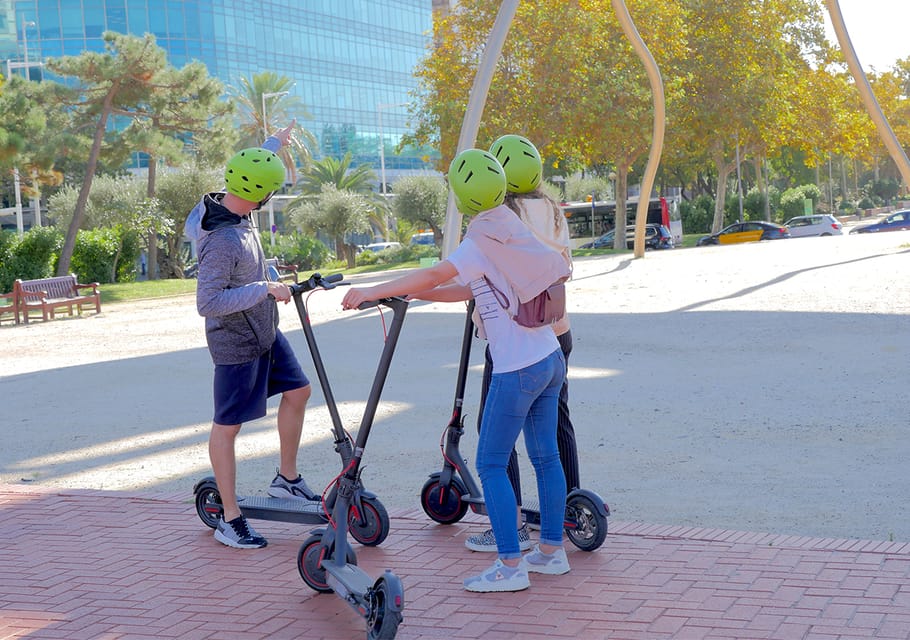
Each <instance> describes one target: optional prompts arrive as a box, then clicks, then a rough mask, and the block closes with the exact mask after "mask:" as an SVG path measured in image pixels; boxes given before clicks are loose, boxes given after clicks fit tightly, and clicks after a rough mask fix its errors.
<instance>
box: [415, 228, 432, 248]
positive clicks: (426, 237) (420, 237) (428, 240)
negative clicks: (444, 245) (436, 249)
mask: <svg viewBox="0 0 910 640" xmlns="http://www.w3.org/2000/svg"><path fill="white" fill-rule="evenodd" d="M418 244H423V245H430V246H432V245H435V244H436V238H435V237H434V236H433V232H432V231H425V232H423V233H415V234H414V235H412V236H411V240H410V245H411V246H412V247H413V246H414V245H418Z"/></svg>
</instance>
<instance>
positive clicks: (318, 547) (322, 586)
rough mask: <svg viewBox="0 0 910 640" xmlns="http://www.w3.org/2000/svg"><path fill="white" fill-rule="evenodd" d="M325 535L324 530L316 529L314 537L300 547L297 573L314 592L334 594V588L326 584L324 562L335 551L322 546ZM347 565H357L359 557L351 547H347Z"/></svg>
mask: <svg viewBox="0 0 910 640" xmlns="http://www.w3.org/2000/svg"><path fill="white" fill-rule="evenodd" d="M324 533H325V532H324V530H322V529H315V530H314V532H313V535H311V536H310V537H309V538H307V539H306V540H305V541H304V542H303V544H302V545H300V550H299V551H298V552H297V571H298V572H299V573H300V577H301V578H303V581H304V582H306V583H307V586H309V587H310V589H312V590H313V591H318V592H319V593H332V588H331V587H330V586H329V585H328V583H327V582H326V578H325V569H323V568H322V561H323V560H325V559H326V558H328V557H330V556H331V554H332V553H333V552H334V549H329V548H327V547H325V546H324V545H323V544H322V536H323V535H324ZM346 546H347V545H346ZM345 563H347V564H353V565H356V564H357V556H355V555H354V550H353V549H351V548H350V547H347V553H346V554H345Z"/></svg>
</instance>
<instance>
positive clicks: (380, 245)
mask: <svg viewBox="0 0 910 640" xmlns="http://www.w3.org/2000/svg"><path fill="white" fill-rule="evenodd" d="M385 249H401V243H400V242H374V243H372V244H368V245H366V246H365V247H364V248H363V250H364V251H384V250H385Z"/></svg>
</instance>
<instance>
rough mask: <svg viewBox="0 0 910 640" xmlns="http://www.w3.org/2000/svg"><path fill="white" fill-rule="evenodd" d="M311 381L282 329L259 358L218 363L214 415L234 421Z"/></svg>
mask: <svg viewBox="0 0 910 640" xmlns="http://www.w3.org/2000/svg"><path fill="white" fill-rule="evenodd" d="M308 384H310V381H309V379H308V378H307V377H306V374H304V373H303V369H302V368H301V367H300V363H299V362H297V357H296V356H295V355H294V352H293V351H292V350H291V345H290V344H288V341H287V338H285V337H284V336H283V335H282V334H281V332H280V331H279V332H277V333H276V335H275V342H274V344H272V348H271V349H270V350H269V351H267V352H266V353H264V354H263V355H262V356H261V357H260V358H259V359H258V360H253V361H252V362H244V363H243V364H219V365H215V383H214V390H215V393H214V395H215V417H214V421H215V422H216V423H217V424H225V425H234V424H242V423H244V422H249V421H250V420H256V419H257V418H261V417H262V416H264V415H265V414H266V401H267V400H268V399H269V398H270V397H272V396H274V395H278V394H279V393H284V392H285V391H291V390H293V389H299V388H300V387H305V386H307V385H308Z"/></svg>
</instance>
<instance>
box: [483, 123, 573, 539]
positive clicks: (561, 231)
mask: <svg viewBox="0 0 910 640" xmlns="http://www.w3.org/2000/svg"><path fill="white" fill-rule="evenodd" d="M490 153H491V154H493V156H495V157H496V159H497V160H499V162H500V164H501V165H502V167H503V170H504V171H505V174H506V190H507V192H506V197H505V200H504V204H505V205H506V206H507V207H508V208H510V209H511V210H512V211H513V212H514V213H515V215H517V216H518V218H519V219H520V220H521V221H522V222H523V223H525V225H526V226H527V227H528V229H530V230H531V233H533V234H534V237H535V238H537V239H538V240H539V241H540V242H541V243H543V245H544V246H546V247H548V248H550V249H552V250H553V251H555V252H557V253H559V254H560V255H561V256H562V258H563V260H564V261H565V263H566V265H567V266H568V268H569V269H571V268H572V252H571V245H570V243H569V225H568V224H566V218H565V216H564V215H563V213H562V211H561V210H560V208H559V204H558V203H557V202H556V201H555V200H553V199H552V198H550V197H549V196H548V195H547V194H546V193H544V192H543V191H541V190H540V188H539V187H540V182H541V179H542V177H543V163H542V162H541V159H540V153H539V152H538V151H537V147H535V146H534V145H533V144H532V143H531V141H530V140H528V139H527V138H525V137H523V136H519V135H514V134H509V135H504V136H502V137H501V138H499V139H498V140H496V142H494V143H493V144H492V145H491V146H490ZM553 331H554V332H555V333H556V339H557V340H559V347H560V349H562V354H563V357H564V358H565V360H566V366H568V363H569V355H570V354H571V353H572V331H571V330H570V326H569V316H568V315H564V316H563V317H562V318H561V319H560V320H559V321H558V322H556V323H555V324H554V325H553ZM492 373H493V360H492V358H491V356H490V350H489V349H487V350H486V356H485V363H484V369H483V380H482V383H481V388H480V411H479V414H478V420H477V429H478V431H479V430H480V428H481V424H482V423H483V410H484V405H485V404H486V398H487V392H488V390H489V387H490V380H491V377H492ZM557 415H558V422H557V429H556V441H557V443H558V445H559V459H560V462H561V463H562V469H563V472H564V473H565V476H566V486H567V488H568V489H569V490H570V491H571V490H572V489H577V488H579V487H580V486H581V484H580V482H581V481H580V480H579V472H578V445H577V444H576V441H575V429H574V427H573V426H572V419H571V417H570V414H569V382H568V379H567V380H566V381H564V382H563V384H562V388H561V389H560V390H559V407H558V414H557ZM507 471H508V474H509V481H510V482H511V483H512V490H513V491H514V492H515V497H516V498H517V501H518V503H517V507H518V509H517V514H516V517H517V526H518V541H519V544H520V546H521V548H522V550H526V549H530V548H531V547H532V546H533V542H532V540H531V535H530V531H528V526H527V525H526V524H525V523H523V522H522V515H521V477H520V475H519V467H518V455H517V454H516V452H515V451H514V450H513V451H512V455H511V456H510V457H509V466H508V469H507ZM465 546H466V547H467V548H468V549H470V550H471V551H491V552H494V551H496V538H495V536H494V534H493V530H492V529H487V530H486V531H484V532H483V533H478V534H476V535H472V536H468V537H467V539H465Z"/></svg>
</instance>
